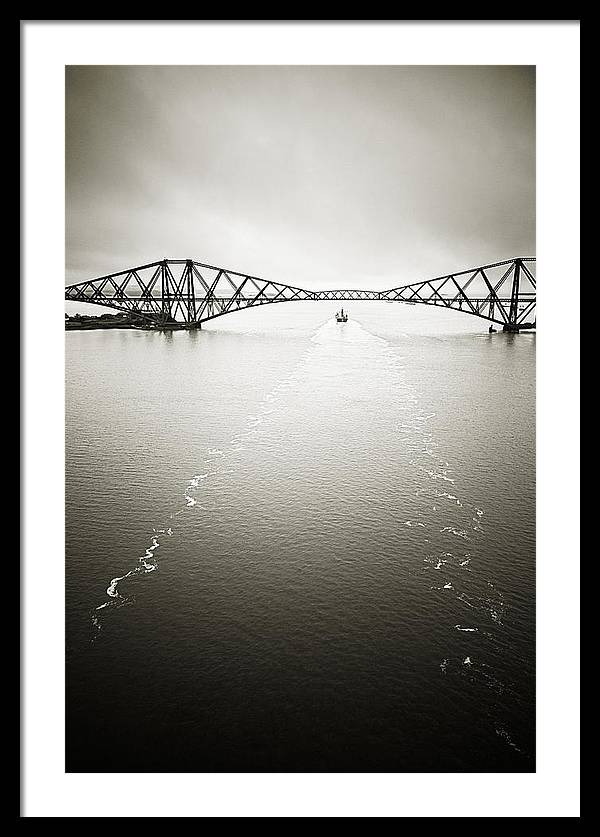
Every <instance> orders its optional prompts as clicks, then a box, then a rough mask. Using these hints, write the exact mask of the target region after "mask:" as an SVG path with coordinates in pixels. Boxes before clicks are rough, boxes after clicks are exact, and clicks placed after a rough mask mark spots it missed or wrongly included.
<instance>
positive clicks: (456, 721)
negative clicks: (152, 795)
mask: <svg viewBox="0 0 600 837" xmlns="http://www.w3.org/2000/svg"><path fill="white" fill-rule="evenodd" d="M398 307H399V306H398ZM398 307H396V306H385V305H379V304H377V305H369V304H368V303H366V304H365V303H363V304H361V306H359V305H358V304H357V305H356V306H354V308H353V310H351V311H350V319H349V321H348V322H347V323H344V324H338V323H336V322H335V320H334V318H333V313H334V312H333V311H332V312H331V313H330V315H329V316H327V315H328V314H329V312H328V311H327V310H326V309H324V308H323V305H322V304H320V305H319V304H312V303H306V304H303V305H290V306H273V309H272V310H271V311H269V310H268V309H267V308H265V309H264V310H261V311H248V312H244V313H240V314H236V315H233V316H232V317H231V318H229V317H226V318H223V319H222V320H216V321H214V322H213V323H211V324H210V326H208V327H206V328H205V329H203V330H202V331H198V332H176V333H169V332H166V333H163V334H158V333H153V332H137V331H99V332H85V333H84V332H70V333H68V334H67V335H66V339H67V521H66V523H67V663H68V665H67V721H68V740H67V767H68V769H69V770H76V771H78V770H84V771H87V770H94V771H128V770H135V771H187V770H193V771H214V770H224V771H255V770H256V771H269V770H282V771H323V770H324V771H329V770H342V771H344V770H349V771H364V770H383V771H387V770H394V771H456V770H461V771H462V770H464V771H506V770H509V771H523V770H525V771H528V770H533V769H534V737H535V736H534V733H535V731H534V680H533V678H534V656H533V655H534V543H535V531H534V520H535V516H534V512H535V504H534V482H535V474H534V424H535V405H534V391H535V336H534V335H532V334H521V335H512V334H502V333H499V334H494V335H489V334H487V332H485V333H484V332H483V329H484V328H485V324H483V327H482V324H481V323H480V322H479V321H478V320H476V319H475V318H469V317H465V316H462V315H459V314H455V313H451V312H438V311H433V312H431V311H429V310H427V309H426V310H424V311H423V310H422V309H419V308H418V307H416V306H415V307H410V308H404V309H403V310H402V311H398ZM390 309H393V310H390ZM324 315H325V316H326V319H325V318H324ZM124 740H126V741H127V747H122V746H115V745H116V742H119V741H124Z"/></svg>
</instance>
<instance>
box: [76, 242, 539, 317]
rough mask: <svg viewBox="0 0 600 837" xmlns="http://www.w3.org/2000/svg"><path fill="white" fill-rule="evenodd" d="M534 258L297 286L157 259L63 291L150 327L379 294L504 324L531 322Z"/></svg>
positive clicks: (382, 297)
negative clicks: (406, 276)
mask: <svg viewBox="0 0 600 837" xmlns="http://www.w3.org/2000/svg"><path fill="white" fill-rule="evenodd" d="M535 289H536V277H535V258H532V257H523V258H515V259H509V260H508V261H503V262H496V263H495V264H488V265H483V266H482V267H476V268H470V269H469V270H462V271H459V272H457V273H449V274H448V275H446V276H438V277H436V278H435V279H426V280H424V281H420V282H413V283H411V284H410V285H402V286H400V287H397V288H391V289H390V290H388V291H373V290H371V291H361V290H332V291H324V290H312V291H311V290H304V289H302V288H297V287H294V286H292V285H285V284H281V283H280V282H272V281H270V280H266V279H260V278H258V277H257V276H250V275H247V274H244V273H239V272H238V271H235V270H226V269H225V268H220V267H214V266H213V265H207V264H201V263H200V262H195V261H192V259H163V260H162V261H159V262H152V263H151V264H145V265H141V266H140V267H134V268H129V269H128V270H122V271H120V272H119V273H111V274H110V275H108V276H101V277H99V278H98V279H90V280H89V281H87V282H79V283H78V284H76V285H69V286H67V287H66V288H65V299H66V300H69V301H70V302H88V303H91V304H94V305H103V306H105V307H107V308H114V309H116V310H118V311H122V312H126V313H129V314H130V315H132V316H135V317H139V318H140V321H141V322H143V323H145V324H146V325H147V326H148V327H150V328H162V327H169V326H173V325H175V324H179V325H181V326H183V327H187V328H200V327H201V324H202V323H204V322H207V321H208V320H213V319H215V317H222V316H224V315H225V314H229V313H231V312H233V311H239V310H241V309H243V308H252V307H255V306H257V305H271V304H273V303H276V302H300V301H311V302H315V301H319V300H336V301H337V300H340V301H341V300H344V301H346V300H349V301H352V300H379V301H383V302H400V303H408V304H421V305H433V306H436V307H438V308H450V309H451V310H454V311H462V312H463V313H465V314H472V315H473V316H475V317H481V318H482V319H484V320H489V321H490V322H492V323H496V324H497V325H500V326H502V328H503V330H504V331H520V330H521V329H528V328H535V301H536V295H535Z"/></svg>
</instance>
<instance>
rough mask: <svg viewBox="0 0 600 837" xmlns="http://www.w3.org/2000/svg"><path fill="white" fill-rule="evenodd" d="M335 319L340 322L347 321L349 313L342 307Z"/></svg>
mask: <svg viewBox="0 0 600 837" xmlns="http://www.w3.org/2000/svg"><path fill="white" fill-rule="evenodd" d="M335 319H336V321H337V322H338V323H347V322H348V314H346V313H344V309H343V308H342V309H341V311H337V312H336V315H335Z"/></svg>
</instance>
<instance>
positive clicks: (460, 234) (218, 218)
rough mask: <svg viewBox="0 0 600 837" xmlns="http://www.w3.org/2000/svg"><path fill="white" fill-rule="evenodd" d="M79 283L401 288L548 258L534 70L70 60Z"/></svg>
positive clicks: (71, 271)
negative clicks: (122, 277) (177, 273)
mask: <svg viewBox="0 0 600 837" xmlns="http://www.w3.org/2000/svg"><path fill="white" fill-rule="evenodd" d="M66 189H67V191H66V195H67V201H66V222H67V230H66V245H67V271H66V281H67V283H72V282H77V281H82V280H84V279H88V278H93V277H94V276H100V275H102V274H106V273H110V272H113V271H117V270H120V269H124V268H126V267H133V266H136V265H139V264H144V263H147V262H151V261H156V260H158V259H162V258H164V257H168V258H192V259H194V260H195V261H200V262H206V263H210V264H214V265H218V266H222V267H229V268H232V269H236V270H240V271H241V272H248V273H251V274H253V275H256V276H261V277H264V278H265V279H272V280H274V281H282V282H287V283H289V284H293V285H300V286H303V287H332V288H333V287H338V288H339V287H364V288H381V289H383V288H387V287H392V286H395V285H399V284H403V283H405V282H410V281H416V280H418V279H421V278H429V277H433V276H437V275H441V274H445V273H448V272H450V271H452V270H459V269H461V268H467V267H471V266H477V265H480V264H485V263H487V262H492V261H495V260H500V259H507V258H511V257H514V256H520V255H535V69H534V68H533V67H502V66H493V67H401V66H399V67H193V66H192V67H121V66H119V67H70V68H67V72H66Z"/></svg>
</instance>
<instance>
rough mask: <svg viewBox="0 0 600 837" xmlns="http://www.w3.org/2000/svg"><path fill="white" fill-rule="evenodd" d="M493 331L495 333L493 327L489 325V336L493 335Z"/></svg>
mask: <svg viewBox="0 0 600 837" xmlns="http://www.w3.org/2000/svg"><path fill="white" fill-rule="evenodd" d="M495 331H496V329H495V328H494V326H493V325H491V326H490V327H489V328H488V332H489V333H490V334H493V333H494V332H495Z"/></svg>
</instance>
